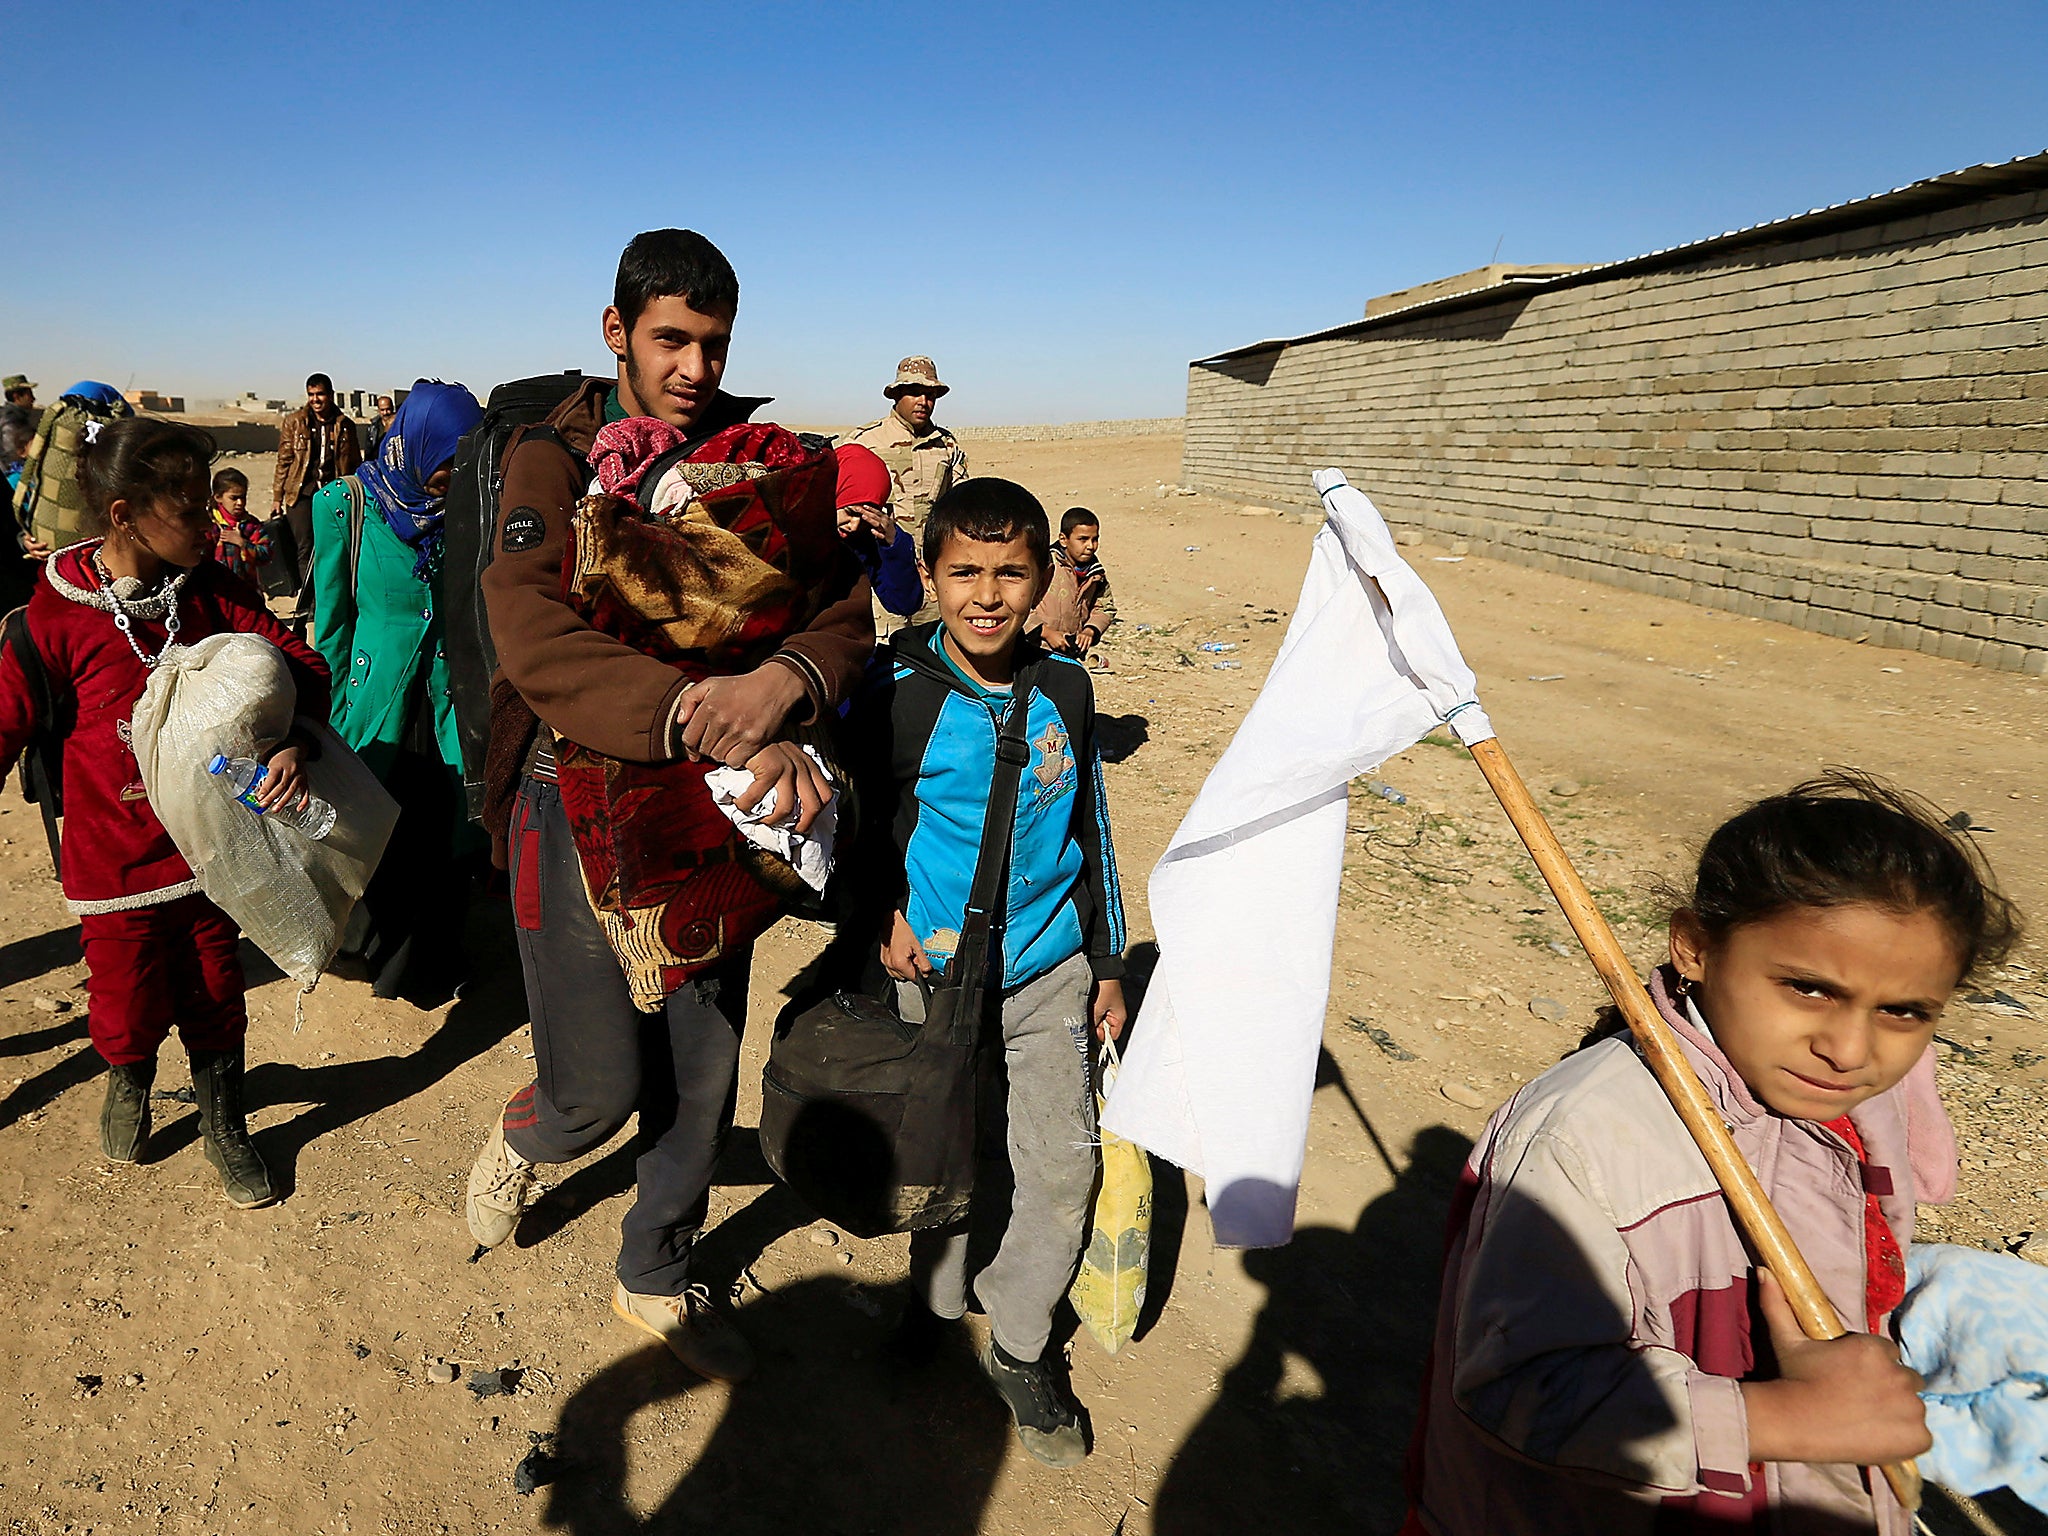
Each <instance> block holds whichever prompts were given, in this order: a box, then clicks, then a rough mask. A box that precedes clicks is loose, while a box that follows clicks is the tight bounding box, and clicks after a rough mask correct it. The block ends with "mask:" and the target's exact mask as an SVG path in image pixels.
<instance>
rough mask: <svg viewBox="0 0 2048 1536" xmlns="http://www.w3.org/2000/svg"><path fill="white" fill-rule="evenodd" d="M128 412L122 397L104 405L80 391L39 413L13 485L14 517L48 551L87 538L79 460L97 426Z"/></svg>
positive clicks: (97, 432) (128, 413)
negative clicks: (16, 481) (44, 545)
mask: <svg viewBox="0 0 2048 1536" xmlns="http://www.w3.org/2000/svg"><path fill="white" fill-rule="evenodd" d="M130 414H132V412H131V411H130V409H129V406H128V403H127V402H126V401H123V402H122V403H121V404H120V405H119V406H112V405H103V404H101V403H100V402H99V401H97V400H88V399H86V398H85V397H84V396H83V395H66V396H64V397H63V398H62V399H61V400H59V401H58V402H57V403H56V404H55V405H53V406H51V407H50V408H49V409H48V410H47V411H45V412H43V419H42V420H41V421H40V422H39V423H37V425H36V435H35V438H34V439H33V440H32V441H31V442H30V443H29V445H28V456H27V457H26V458H24V459H23V460H22V461H21V480H20V482H19V483H18V484H17V485H16V486H15V488H14V520H15V521H16V522H17V523H19V524H20V525H21V528H22V531H23V532H25V533H28V534H30V535H31V536H33V537H35V538H38V539H41V540H42V541H43V542H44V543H45V544H47V545H49V546H50V548H51V549H53V550H55V549H63V548H65V547H66V546H67V545H71V544H76V543H77V542H78V541H79V540H80V539H82V538H84V537H86V505H85V487H84V486H83V485H82V484H80V483H79V479H78V461H79V459H80V458H81V457H82V456H83V455H84V451H85V445H86V444H87V443H90V442H91V441H92V440H93V439H94V438H95V437H97V436H99V431H100V428H101V427H104V426H106V425H107V424H108V423H109V422H115V421H119V420H120V419H121V418H122V417H124V416H127V415H130Z"/></svg>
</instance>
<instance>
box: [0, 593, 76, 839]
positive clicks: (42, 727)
mask: <svg viewBox="0 0 2048 1536" xmlns="http://www.w3.org/2000/svg"><path fill="white" fill-rule="evenodd" d="M0 645H4V646H5V647H6V648H7V649H8V650H10V651H12V652H13V653H14V657H15V660H16V661H18V662H20V663H21V673H22V679H23V681H25V682H26V683H27V684H28V694H29V701H30V703H31V705H32V706H33V707H34V710H35V717H36V728H35V731H34V733H33V734H32V735H31V736H30V737H29V743H28V747H27V749H26V750H25V751H23V753H22V754H21V792H22V795H23V796H24V797H25V798H26V799H28V800H31V801H33V802H34V803H35V804H36V806H37V807H38V808H39V809H40V810H41V811H42V813H43V836H44V838H45V839H46V840H47V841H48V842H49V845H50V867H51V869H53V870H54V871H55V872H56V873H57V875H58V877H59V878H62V876H63V873H64V842H63V837H62V834H61V833H60V832H59V831H58V827H57V821H58V818H59V817H61V816H62V815H63V814H64V737H65V735H67V734H68V733H69V730H70V726H69V723H68V721H66V720H64V719H61V718H60V712H59V701H58V697H57V691H56V688H55V686H54V685H53V684H52V682H51V679H50V669H49V668H48V667H46V666H44V665H43V653H42V652H41V651H39V650H37V649H36V642H35V636H33V635H32V634H30V633H29V628H28V609H27V608H26V607H21V608H16V609H15V610H14V611H13V612H12V613H9V614H8V615H7V617H6V618H5V619H0ZM67 702H68V696H67Z"/></svg>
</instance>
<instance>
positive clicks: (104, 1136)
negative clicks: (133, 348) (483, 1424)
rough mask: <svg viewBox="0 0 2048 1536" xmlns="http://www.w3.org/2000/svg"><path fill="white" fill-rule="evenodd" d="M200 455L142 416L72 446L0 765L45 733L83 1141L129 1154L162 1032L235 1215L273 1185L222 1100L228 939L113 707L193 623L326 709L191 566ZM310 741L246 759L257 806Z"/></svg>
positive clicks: (242, 1020)
mask: <svg viewBox="0 0 2048 1536" xmlns="http://www.w3.org/2000/svg"><path fill="white" fill-rule="evenodd" d="M213 452H214V444H213V439H212V438H211V437H209V436H208V435H207V434H206V433H204V432H202V431H200V430H199V429H198V428H196V427H189V426H186V425H184V424H183V423H181V422H173V421H165V420H163V419H161V418H157V417H132V418H130V419H128V420H125V421H117V422H114V423H112V424H111V425H109V426H106V427H104V428H102V429H101V431H100V433H99V436H98V437H97V438H96V439H95V440H94V441H93V442H92V444H91V445H90V447H89V448H88V449H87V451H86V454H85V457H84V460H83V466H82V469H81V473H80V478H81V481H82V483H83V486H84V490H85V501H86V506H87V509H88V511H89V513H90V515H91V517H92V518H93V520H94V521H96V522H97V524H98V525H99V528H100V530H101V532H100V535H99V536H98V537H95V538H89V539H86V540H85V541H83V542H81V543H78V544H74V545H72V546H71V547H69V548H67V549H63V550H60V551H58V552H57V554H56V555H54V556H53V557H52V558H51V560H50V563H49V565H48V566H47V567H46V568H45V572H44V579H43V580H41V581H39V582H37V583H36V589H35V595H34V596H33V597H32V598H30V599H29V604H28V609H27V612H26V615H25V618H26V625H25V633H22V634H16V633H15V632H14V631H13V626H10V632H9V636H8V642H9V643H8V644H7V645H6V647H5V649H4V651H0V774H4V773H5V771H6V770H7V769H8V768H11V767H12V766H13V765H14V762H15V760H16V759H17V758H18V757H20V755H21V753H22V751H23V750H24V749H25V748H26V747H28V746H29V744H30V742H31V740H32V739H34V738H36V737H37V736H39V735H42V734H44V733H48V732H54V731H57V730H60V729H63V730H65V732H66V734H65V735H64V737H63V764H64V768H63V779H64V810H65V816H64V844H63V850H62V854H63V857H62V864H63V869H62V876H63V885H64V899H65V901H66V902H67V903H68V904H69V906H70V908H71V910H72V911H73V912H75V913H77V914H78V916H79V926H80V929H81V937H82V943H83V947H84V949H85V963H86V966H87V968H88V970H89V972H90V974H89V976H88V978H87V981H86V988H87V994H88V996H89V998H90V1001H91V1012H90V1015H89V1016H88V1018H87V1021H86V1022H87V1029H88V1031H89V1032H90V1035H91V1038H92V1043H93V1046H94V1048H95V1049H97V1050H98V1051H99V1053H100V1055H101V1056H102V1057H104V1058H105V1059H106V1062H107V1067H108V1071H107V1094H106V1101H105V1104H104V1106H103V1108H102V1109H101V1111H100V1149H101V1150H102V1151H103V1152H105V1153H106V1155H107V1156H108V1157H109V1158H111V1159H113V1160H114V1161H115V1162H122V1163H132V1162H137V1161H139V1160H140V1158H141V1154H142V1148H143V1144H144V1142H145V1141H147V1140H148V1137H149V1119H150V1116H149V1091H150V1085H151V1084H152V1083H153V1082H154V1081H155V1078H156V1054H157V1049H158V1047H160V1046H161V1045H162V1044H163V1042H164V1039H165V1037H166V1036H167V1035H169V1034H170V1032H171V1029H172V1028H173V1026H175V1027H176V1029H177V1031H178V1033H179V1035H180V1036H182V1037H183V1039H184V1042H185V1048H186V1050H187V1051H188V1052H189V1053H190V1055H191V1061H192V1086H193V1089H194V1090H195V1097H196V1099H197V1102H198V1106H199V1124H200V1129H201V1132H202V1135H203V1146H204V1149H205V1152H206V1157H207V1160H208V1161H209V1162H211V1163H212V1164H213V1166H214V1168H215V1170H216V1171H217V1172H218V1173H219V1174H220V1179H221V1186H222V1189H223V1190H224V1192H225V1193H226V1195H227V1198H228V1200H229V1202H230V1203H231V1204H233V1205H236V1206H239V1207H240V1208H242V1209H244V1210H250V1209H253V1208H255V1207H257V1206H261V1205H268V1204H270V1203H271V1202H272V1201H273V1200H275V1199H276V1198H277V1188H276V1185H275V1184H274V1183H273V1182H272V1180H271V1177H270V1172H269V1170H268V1169H267V1168H265V1167H264V1166H263V1160H262V1158H261V1157H259V1156H258V1155H257V1152H256V1148H255V1146H254V1145H253V1144H252V1143H251V1142H250V1140H249V1132H248V1127H247V1124H246V1123H245V1120H244V1117H243V1111H242V1076H243V1038H244V1036H245V1035H246V1034H247V1032H248V1028H249V1014H248V1009H247V1007H246V1005H245V1004H244V1001H243V996H242V993H243V980H242V963H241V960H240V959H239V957H238V956H237V954H236V943H237V940H238V937H239V935H238V933H237V930H236V928H235V924H234V922H233V920H232V919H230V918H229V917H228V915H227V914H226V913H225V912H223V911H221V909H220V908H219V907H216V906H215V905H214V904H213V903H212V902H210V901H208V900H207V899H206V897H205V896H204V895H203V894H201V892H200V889H199V881H198V880H197V879H196V878H195V877H194V875H193V873H192V867H191V866H190V865H189V864H187V863H186V862H185V860H184V857H183V856H182V855H181V854H180V853H179V852H178V849H177V847H176V845H175V844H174V843H173V842H172V841H171V837H170V834H169V833H168V832H166V831H165V830H164V826H163V823H162V822H160V821H158V820H157V817H156V813H155V812H154V811H153V810H152V809H151V808H150V804H149V799H148V796H147V794H146V792H145V791H144V789H143V785H142V773H141V768H140V765H139V764H138V763H137V762H136V759H135V753H134V750H133V748H131V747H130V746H129V744H128V732H127V727H128V717H129V715H130V713H131V712H132V711H133V709H134V707H135V704H136V701H137V700H138V699H140V698H141V697H142V690H143V687H144V685H145V684H146V683H147V682H148V681H149V674H150V671H151V669H152V668H154V667H155V666H156V664H157V663H158V661H160V660H161V659H162V657H163V654H164V652H166V651H167V650H169V649H170V647H171V646H172V645H174V644H181V643H182V644H186V645H189V644H191V643H193V642H194V641H198V640H203V639H205V638H206V637H207V636H209V635H216V634H221V633H223V632H233V633H238V634H252V635H260V636H262V637H263V638H264V639H265V640H268V641H269V642H270V643H271V644H272V645H274V646H276V647H277V648H278V649H279V650H280V651H282V652H283V653H284V657H285V661H286V662H287V664H288V665H289V666H290V668H291V673H292V679H293V681H294V682H295V683H296V684H297V685H298V711H299V713H300V714H302V715H308V716H311V717H313V718H316V719H323V718H325V716H326V713H327V668H326V666H325V665H324V664H322V662H321V660H320V658H319V656H318V655H317V654H315V653H314V651H313V650H312V649H311V648H309V647H308V646H306V645H305V644H304V643H303V642H301V641H300V640H298V639H296V638H295V637H294V636H293V635H292V634H291V632H290V631H289V630H287V629H286V628H285V627H284V626H283V625H282V624H280V623H279V622H278V621H277V620H276V619H274V618H272V617H271V615H270V610H269V609H268V608H267V607H265V606H264V603H263V600H262V599H261V598H260V597H259V596H258V595H257V594H256V593H255V591H254V590H252V589H251V588H250V587H248V586H247V585H245V584H244V583H243V582H241V581H240V580H238V579H237V578H235V577H234V576H231V575H229V574H228V572H227V571H226V570H225V569H224V568H223V567H222V566H221V565H220V564H219V563H218V562H217V561H214V560H212V559H209V558H208V543H209V540H210V537H211V534H212V529H213V517H212V513H211V511H210V509H209V505H208V493H207V478H206V471H207V466H208V465H209V463H210V462H211V461H212V458H213ZM20 622H21V621H20V620H17V621H16V623H20ZM24 640H25V641H26V642H27V643H26V645H24V644H22V643H21V642H22V641H24ZM24 652H27V653H28V654H27V655H24ZM37 672H40V674H41V676H42V681H43V682H45V683H46V684H47V691H48V694H49V695H50V696H54V698H55V699H56V700H57V701H58V703H57V707H56V708H55V710H54V714H55V716H56V718H55V719H44V718H41V717H40V714H39V708H38V704H37V700H38V697H39V696H41V695H43V693H44V689H43V687H42V686H39V683H38V679H37V677H36V675H35V674H36V673H37ZM67 718H68V720H69V724H68V728H67V727H66V721H67ZM310 749H311V743H310V742H307V741H301V740H299V739H298V738H297V736H296V733H295V734H294V735H293V736H288V737H286V738H285V740H284V741H282V742H280V743H278V744H277V745H275V746H274V747H273V748H271V750H270V751H269V752H268V753H267V754H265V762H266V764H267V765H268V767H269V769H270V775H269V777H268V778H267V779H265V780H264V782H263V785H262V787H261V788H260V789H259V790H258V791H257V796H256V797H257V799H258V800H259V801H260V802H261V803H262V804H263V805H264V806H265V808H267V809H275V808H277V807H279V806H284V805H293V804H296V803H297V802H298V801H299V800H300V799H301V798H302V797H303V796H304V794H305V789H306V781H305V774H304V772H303V769H302V767H301V764H302V761H303V758H304V756H305V754H306V753H307V752H308V751H309V750H310ZM195 750H201V749H199V748H195Z"/></svg>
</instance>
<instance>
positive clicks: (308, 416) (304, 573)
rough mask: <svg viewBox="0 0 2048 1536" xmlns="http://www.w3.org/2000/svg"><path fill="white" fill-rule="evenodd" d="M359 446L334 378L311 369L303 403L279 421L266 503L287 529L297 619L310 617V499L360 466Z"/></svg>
mask: <svg viewBox="0 0 2048 1536" xmlns="http://www.w3.org/2000/svg"><path fill="white" fill-rule="evenodd" d="M362 463H363V444H362V439H361V438H359V437H358V436H357V435H356V424H355V423H354V422H353V421H350V420H349V419H348V417H347V416H346V415H344V414H343V412H342V409H341V407H340V406H339V405H337V404H335V400H334V380H332V379H330V378H329V377H327V375H326V374H324V373H316V374H314V375H313V376H312V377H311V378H309V379H307V380H306V403H305V404H304V405H302V406H300V407H299V408H298V409H297V410H296V411H293V412H292V413H291V414H290V415H289V416H287V417H285V419H284V420H283V421H282V422H281V423H280V424H279V426H278V431H277V478H276V480H275V481H274V482H273V484H272V490H273V491H274V493H275V496H274V499H273V501H272V504H271V515H272V516H273V518H277V517H282V518H283V519H285V523H286V526H287V527H288V528H290V530H291V541H292V553H293V555H294V556H295V557H296V559H297V562H298V577H299V580H298V589H297V590H298V595H299V597H298V600H299V612H298V615H297V617H298V618H300V619H302V620H303V619H306V618H307V617H309V615H310V611H311V607H312V602H313V591H312V584H311V582H310V581H309V579H308V578H309V577H310V576H311V575H312V571H313V498H314V497H315V496H317V495H319V494H320V491H321V488H322V487H323V486H326V485H328V484H330V483H332V482H333V481H336V480H339V479H340V478H341V477H342V476H343V475H352V474H354V473H355V472H356V471H357V470H358V469H360V468H361V467H362Z"/></svg>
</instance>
